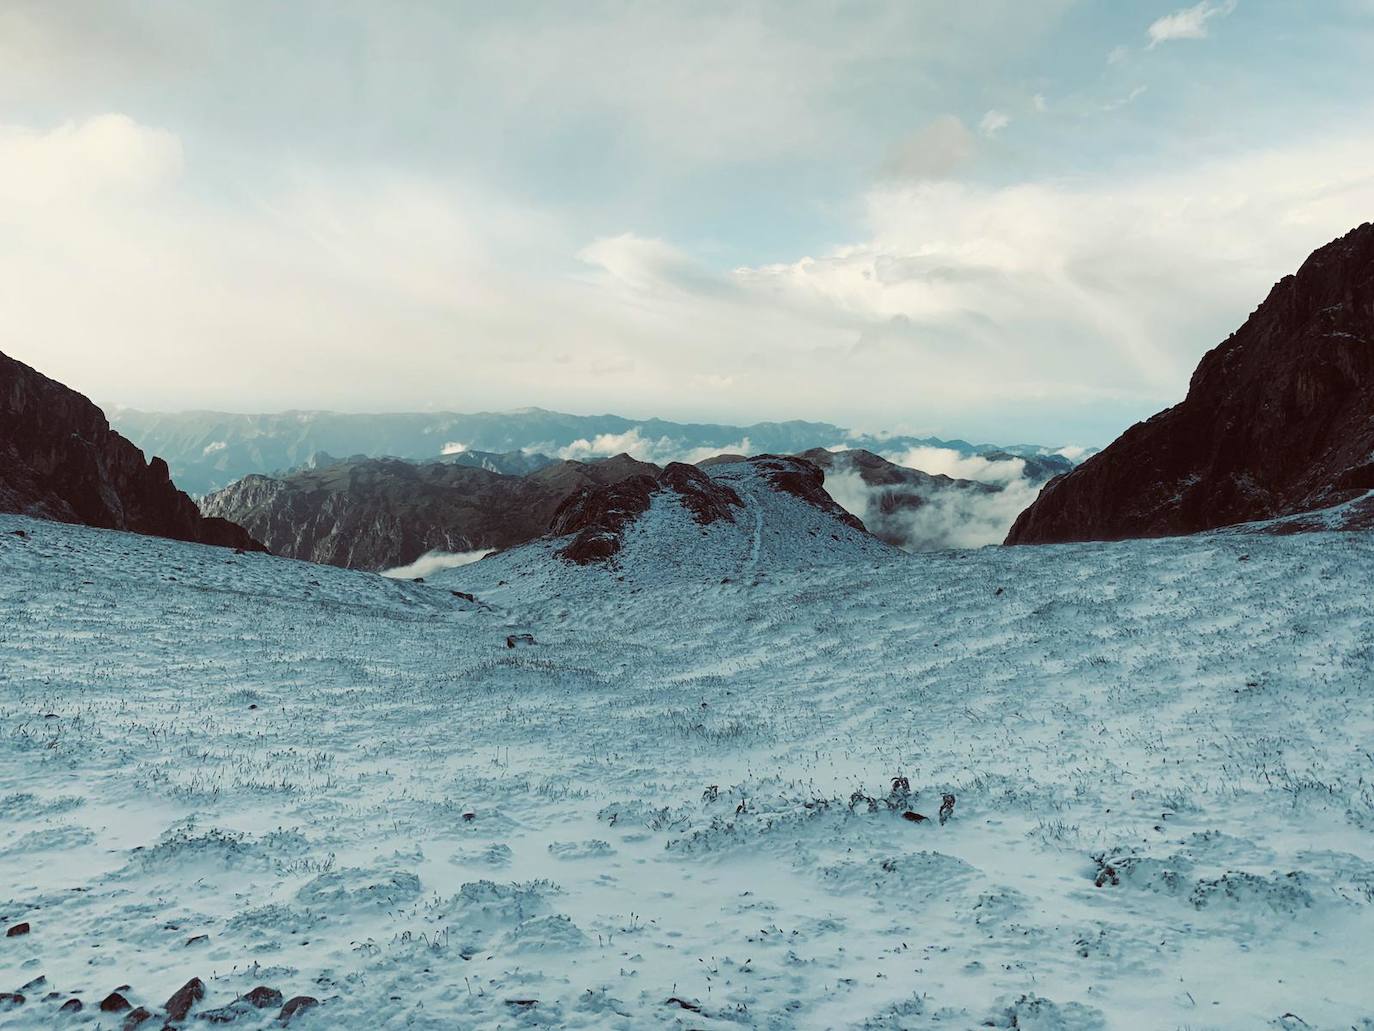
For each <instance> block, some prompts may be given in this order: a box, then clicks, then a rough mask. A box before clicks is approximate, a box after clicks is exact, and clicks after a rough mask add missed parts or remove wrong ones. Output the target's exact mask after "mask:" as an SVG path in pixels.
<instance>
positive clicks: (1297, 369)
mask: <svg viewBox="0 0 1374 1031" xmlns="http://www.w3.org/2000/svg"><path fill="white" fill-rule="evenodd" d="M1371 489H1374V224H1369V223H1366V224H1365V225H1362V226H1360V227H1359V228H1358V229H1355V230H1353V231H1352V232H1350V233H1348V234H1347V235H1346V236H1344V237H1342V238H1340V239H1339V240H1336V241H1334V242H1333V243H1330V244H1327V245H1326V246H1325V247H1322V248H1321V249H1320V250H1318V251H1316V252H1315V253H1314V254H1313V255H1312V256H1311V257H1309V258H1308V259H1307V261H1306V262H1304V263H1303V266H1302V268H1301V269H1299V270H1298V273H1297V274H1296V275H1292V276H1288V277H1286V278H1284V279H1283V280H1281V281H1280V282H1279V283H1278V284H1277V285H1276V286H1275V287H1274V288H1273V289H1272V290H1271V291H1270V292H1269V296H1268V297H1267V298H1266V299H1265V301H1264V303H1263V304H1261V305H1260V306H1259V308H1258V309H1257V310H1256V311H1255V312H1254V314H1252V315H1251V316H1250V318H1249V319H1248V320H1247V321H1246V323H1245V325H1244V326H1242V327H1241V328H1240V330H1239V331H1237V332H1236V333H1234V334H1233V335H1232V336H1231V337H1230V338H1229V339H1227V340H1226V341H1225V342H1224V343H1222V344H1221V345H1220V346H1218V347H1216V348H1214V349H1213V350H1212V351H1210V352H1208V353H1207V354H1206V355H1205V356H1204V357H1203V359H1202V362H1201V363H1200V364H1199V365H1198V367H1197V371H1196V372H1194V373H1193V379H1192V382H1191V384H1190V385H1189V388H1188V396H1187V397H1186V398H1185V399H1184V400H1183V401H1182V402H1181V403H1180V404H1178V405H1175V406H1174V407H1173V408H1170V409H1167V410H1166V411H1163V412H1160V413H1159V414H1158V415H1156V416H1154V417H1153V418H1151V419H1149V420H1148V421H1146V422H1143V423H1138V424H1137V425H1135V426H1133V427H1131V428H1130V429H1129V430H1127V431H1126V432H1125V433H1124V434H1122V435H1121V437H1120V438H1119V439H1117V440H1116V441H1115V442H1114V443H1113V444H1112V445H1111V446H1110V447H1108V448H1107V449H1105V450H1104V451H1102V452H1101V453H1099V454H1097V455H1095V456H1093V457H1092V458H1090V459H1089V460H1088V461H1086V462H1084V463H1083V464H1082V465H1081V466H1079V467H1078V468H1077V469H1075V470H1073V472H1071V473H1069V474H1067V475H1065V476H1062V477H1059V478H1058V479H1055V480H1052V481H1051V482H1050V483H1049V484H1048V485H1046V487H1045V489H1044V490H1043V491H1042V492H1041V494H1040V497H1039V498H1038V499H1037V500H1036V502H1035V503H1034V504H1033V505H1031V506H1030V508H1028V509H1026V511H1025V512H1023V513H1022V514H1021V516H1020V518H1018V519H1017V520H1016V523H1015V525H1014V526H1013V527H1012V529H1011V533H1010V534H1009V535H1008V537H1007V543H1008V544H1036V543H1049V542H1055V541H1082V540H1118V539H1122V538H1128V537H1160V536H1172V535H1177V534H1189V533H1197V532H1199V531H1202V530H1209V529H1213V528H1216V527H1219V526H1227V525H1230V524H1234V523H1242V522H1249V521H1252V520H1260V519H1270V518H1274V517H1277V516H1287V515H1292V514H1295V513H1300V512H1307V511H1311V510H1314V509H1321V508H1328V507H1331V506H1335V505H1340V504H1342V503H1344V502H1348V501H1350V500H1351V499H1352V498H1355V497H1357V496H1359V495H1360V494H1362V493H1363V492H1365V491H1368V490H1371ZM1321 525H1323V526H1325V525H1326V524H1325V523H1323V524H1321Z"/></svg>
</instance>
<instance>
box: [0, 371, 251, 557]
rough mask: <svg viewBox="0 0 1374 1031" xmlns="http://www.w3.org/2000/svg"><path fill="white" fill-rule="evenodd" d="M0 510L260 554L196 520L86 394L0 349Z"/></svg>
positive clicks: (186, 502) (213, 523)
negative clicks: (1, 351)
mask: <svg viewBox="0 0 1374 1031" xmlns="http://www.w3.org/2000/svg"><path fill="white" fill-rule="evenodd" d="M0 512H18V513H22V514H24V515H30V516H36V517H38V518H41V519H56V520H60V521H62V522H67V523H84V524H86V525H87V526H100V527H106V528H109V529H114V530H131V531H133V532H135V533H145V534H153V535H156V536H159V537H172V538H175V539H177V540H183V541H197V542H200V543H203V544H217V545H221V546H224V547H233V548H243V549H245V550H253V551H261V550H262V545H260V544H258V543H257V542H256V541H255V540H253V538H252V537H250V536H249V535H248V534H247V533H246V532H245V531H244V530H243V529H242V528H241V527H239V526H236V525H235V524H234V523H232V522H229V521H228V520H225V519H218V518H206V517H204V516H202V515H201V513H200V511H199V510H198V509H197V508H196V505H195V502H193V501H192V500H191V499H190V498H189V497H187V496H186V495H185V494H183V493H182V492H181V491H179V490H177V488H176V487H175V486H174V485H173V483H172V480H171V477H170V475H169V474H168V472H167V463H166V462H164V461H163V460H162V459H161V458H154V459H152V461H145V460H144V458H143V453H142V452H141V451H139V449H138V448H137V447H135V446H134V445H133V444H131V443H130V442H129V441H127V440H125V439H124V438H123V437H121V436H120V435H119V434H118V433H116V432H115V431H114V430H112V429H110V424H109V423H108V422H107V421H106V419H105V415H104V413H103V412H101V410H100V409H99V408H97V407H96V406H95V405H94V404H92V403H91V402H90V400H89V399H87V398H86V397H83V396H82V395H81V394H78V393H77V392H76V391H75V390H71V389H70V388H68V387H65V386H63V385H62V384H61V383H58V382H57V381H56V380H51V379H49V378H48V377H47V376H44V375H43V374H42V373H40V372H37V371H36V370H34V369H31V368H29V367H28V366H27V365H24V364H23V363H22V362H17V361H15V360H14V359H13V358H10V357H8V356H7V355H4V354H0Z"/></svg>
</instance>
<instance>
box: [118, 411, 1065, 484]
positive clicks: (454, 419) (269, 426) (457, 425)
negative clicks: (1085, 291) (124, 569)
mask: <svg viewBox="0 0 1374 1031" xmlns="http://www.w3.org/2000/svg"><path fill="white" fill-rule="evenodd" d="M110 420H111V424H112V425H114V426H115V427H116V428H117V429H118V430H119V431H120V432H121V433H123V434H124V435H125V436H127V437H129V438H130V439H131V440H133V441H134V442H135V443H136V444H138V445H139V446H140V447H142V448H143V449H144V450H145V451H146V452H147V453H148V454H150V455H151V454H156V455H161V456H162V457H163V458H165V459H166V460H167V464H168V466H169V467H170V468H171V471H172V475H173V477H174V478H175V479H176V481H177V483H179V484H180V485H181V486H182V487H183V488H185V489H186V490H188V491H190V492H191V493H192V494H205V493H209V492H210V491H212V490H216V489H218V488H220V487H225V486H228V485H229V484H230V483H233V482H234V481H235V480H239V479H241V478H242V477H244V476H247V475H249V474H252V473H263V474H276V473H279V472H283V471H287V470H291V469H294V468H297V467H299V466H301V465H303V464H305V463H307V462H309V461H310V460H311V458H312V456H314V455H315V454H317V453H318V452H325V453H326V454H330V455H369V456H371V457H373V458H406V459H415V460H421V461H429V460H434V459H440V458H443V459H445V460H461V459H459V457H458V456H461V455H463V454H464V453H466V452H484V453H487V454H504V455H508V456H509V455H510V454H511V453H512V452H516V453H521V452H523V453H527V454H534V455H541V456H552V457H553V458H561V459H580V460H587V459H593V458H606V457H609V456H611V455H615V454H620V453H622V452H628V453H629V454H632V455H634V456H635V457H636V458H639V459H641V460H643V461H647V462H655V463H658V464H666V463H667V462H672V461H685V462H696V461H700V460H701V459H703V458H708V457H710V456H712V455H718V454H722V453H727V452H730V453H747V454H751V455H752V454H762V453H775V454H795V453H797V452H800V451H806V450H808V449H810V448H817V447H854V448H867V449H869V450H873V451H881V452H885V453H889V454H891V453H895V452H900V451H906V450H909V449H911V448H916V447H934V448H941V449H946V450H950V451H953V452H956V453H957V454H958V455H961V456H965V457H971V456H974V455H979V454H983V453H985V452H990V451H992V452H995V451H1002V452H1006V453H1008V454H1011V455H1014V456H1016V457H1021V458H1038V457H1040V456H1043V455H1048V454H1051V453H1053V451H1054V450H1055V449H1053V448H1047V447H1041V446H1039V445H1034V444H1014V445H997V444H972V443H969V442H968V441H966V440H960V439H955V440H944V439H941V438H939V437H929V436H925V437H922V436H890V435H874V434H865V433H855V432H853V431H851V430H848V429H845V428H844V427H842V426H836V425H834V424H832V423H826V422H802V421H791V422H759V423H753V424H751V425H747V426H733V425H723V424H715V423H681V422H671V421H668V420H664V419H628V418H625V417H623V416H619V415H568V414H566V413H562V412H551V411H546V410H544V409H542V408H525V409H520V410H518V411H512V412H478V413H475V414H467V415H464V414H459V413H456V412H428V413H420V412H410V413H406V412H396V413H382V414H356V413H344V412H319V411H301V412H278V413H275V414H270V415H242V414H229V413H224V412H199V411H191V412H173V413H157V412H141V411H137V410H134V409H129V408H114V409H111V413H110ZM505 461H506V462H507V463H509V462H510V461H511V460H510V459H509V458H507V459H506V460H505ZM537 461H539V459H536V462H537ZM496 471H498V472H516V471H522V470H517V469H515V468H510V467H504V468H500V469H497V470H496Z"/></svg>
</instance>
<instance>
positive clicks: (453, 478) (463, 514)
mask: <svg viewBox="0 0 1374 1031" xmlns="http://www.w3.org/2000/svg"><path fill="white" fill-rule="evenodd" d="M658 472H659V470H658V467H657V466H655V465H650V464H649V463H646V462H638V461H636V460H635V459H633V458H631V457H630V456H628V455H617V456H616V457H614V458H608V459H605V460H604V461H601V462H591V463H587V462H554V463H552V464H550V465H545V466H542V467H540V468H538V469H537V470H535V471H534V472H532V473H530V474H528V475H524V476H507V475H504V474H501V473H497V472H492V471H491V470H489V469H484V468H481V467H480V466H465V465H460V464H456V463H453V462H447V461H445V462H427V463H416V462H410V461H405V460H402V459H398V458H361V457H355V458H351V459H345V460H343V461H341V462H338V463H336V464H334V465H326V466H324V467H310V468H302V469H299V470H297V471H295V472H293V473H291V474H289V475H286V476H283V477H269V476H248V477H245V478H244V479H242V480H240V481H239V482H238V483H235V484H233V485H231V486H229V487H226V488H224V489H223V490H220V491H216V492H215V493H213V494H210V495H207V496H206V497H205V498H203V499H201V507H202V509H203V511H204V512H206V514H208V515H217V516H223V517H225V518H230V519H233V520H234V521H235V522H238V523H240V524H242V525H243V526H245V527H247V528H248V529H249V531H250V532H251V533H253V535H254V536H256V537H258V538H259V539H260V540H262V541H263V542H264V543H266V544H267V546H268V547H269V548H271V549H272V551H273V552H274V553H276V554H278V555H284V556H286V557H288V558H297V559H303V560H306V561H310V562H322V563H325V564H327V565H335V566H345V567H348V568H353V569H374V570H376V569H390V568H393V567H396V566H402V565H405V564H407V563H410V562H413V561H415V560H416V559H417V558H419V557H420V556H421V555H423V554H425V553H426V552H429V551H446V552H465V551H477V550H482V549H487V548H496V549H502V548H509V547H512V546H514V545H516V544H523V543H524V542H525V541H529V540H533V539H534V538H535V537H538V536H540V535H541V534H543V533H544V532H545V531H546V530H547V529H548V527H549V523H550V520H551V519H552V518H553V517H554V515H555V513H556V512H557V511H558V509H559V506H560V505H561V504H562V503H563V502H564V500H565V499H567V498H568V497H569V496H570V495H573V494H575V493H577V492H578V491H579V490H581V489H584V488H596V487H600V486H604V485H607V484H614V483H618V482H620V481H622V480H625V479H628V478H633V477H636V476H640V475H649V476H656V475H657V474H658Z"/></svg>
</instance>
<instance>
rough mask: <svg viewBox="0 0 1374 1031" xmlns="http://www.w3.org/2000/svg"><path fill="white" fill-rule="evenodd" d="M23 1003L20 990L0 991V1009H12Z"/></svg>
mask: <svg viewBox="0 0 1374 1031" xmlns="http://www.w3.org/2000/svg"><path fill="white" fill-rule="evenodd" d="M22 1005H24V995H23V994H22V993H21V992H0V1009H14V1008H15V1007H18V1006H22Z"/></svg>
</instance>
